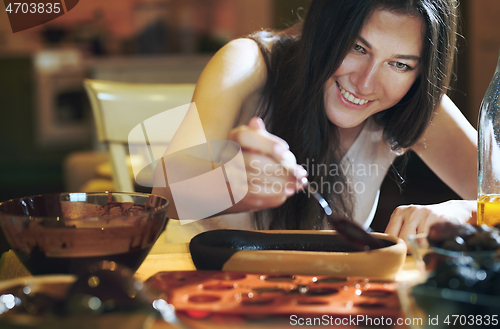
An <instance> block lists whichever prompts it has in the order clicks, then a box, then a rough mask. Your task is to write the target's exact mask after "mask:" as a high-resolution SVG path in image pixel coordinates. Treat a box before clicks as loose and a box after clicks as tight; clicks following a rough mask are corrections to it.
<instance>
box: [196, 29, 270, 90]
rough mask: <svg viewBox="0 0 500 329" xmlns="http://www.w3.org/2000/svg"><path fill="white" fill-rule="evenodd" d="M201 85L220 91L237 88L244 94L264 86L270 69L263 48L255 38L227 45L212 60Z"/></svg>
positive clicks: (235, 41) (202, 77)
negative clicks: (214, 87) (220, 89)
mask: <svg viewBox="0 0 500 329" xmlns="http://www.w3.org/2000/svg"><path fill="white" fill-rule="evenodd" d="M200 78H201V79H200V81H199V82H208V83H209V84H211V85H212V86H214V85H217V87H218V88H223V89H225V88H228V89H232V88H235V87H237V88H238V89H240V93H241V94H250V93H252V92H253V91H255V90H257V89H259V88H260V87H262V86H263V85H264V84H265V81H266V78H267V68H266V63H265V60H264V58H263V55H262V53H261V51H260V47H259V45H258V44H257V42H255V41H254V40H252V39H248V38H241V39H235V40H232V41H230V42H228V43H227V44H226V45H225V46H224V47H222V48H221V49H220V50H219V51H218V52H217V53H216V54H215V55H214V56H213V57H212V59H211V60H210V62H209V63H208V65H207V66H206V67H205V70H204V71H203V73H202V75H201V77H200Z"/></svg>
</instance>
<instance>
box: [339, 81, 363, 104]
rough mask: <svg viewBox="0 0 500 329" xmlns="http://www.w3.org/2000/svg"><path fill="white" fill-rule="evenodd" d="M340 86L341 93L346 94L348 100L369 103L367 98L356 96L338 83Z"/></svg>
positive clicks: (355, 102) (356, 102)
mask: <svg viewBox="0 0 500 329" xmlns="http://www.w3.org/2000/svg"><path fill="white" fill-rule="evenodd" d="M338 86H339V88H340V93H341V94H342V96H344V98H345V99H346V100H348V101H349V102H351V103H354V104H357V105H364V104H366V103H368V101H367V100H366V99H359V98H356V97H354V96H353V95H351V94H350V93H349V92H348V91H346V90H345V89H344V88H342V86H341V85H339V84H338Z"/></svg>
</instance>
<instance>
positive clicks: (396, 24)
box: [324, 9, 424, 128]
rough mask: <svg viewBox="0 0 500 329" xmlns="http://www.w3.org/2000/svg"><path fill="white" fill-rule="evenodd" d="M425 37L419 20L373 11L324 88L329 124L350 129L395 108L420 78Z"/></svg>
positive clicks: (420, 19)
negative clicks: (377, 114) (374, 115)
mask: <svg viewBox="0 0 500 329" xmlns="http://www.w3.org/2000/svg"><path fill="white" fill-rule="evenodd" d="M423 36H424V25H423V21H422V18H421V17H420V16H413V17H412V16H408V15H405V14H398V13H394V12H391V11H388V10H381V9H378V10H375V11H374V12H373V14H372V15H371V16H370V17H369V18H368V20H367V21H366V23H365V25H364V26H363V29H362V30H361V33H360V34H359V36H358V38H357V40H356V42H355V44H354V45H353V46H352V48H351V49H350V51H349V53H348V54H347V56H346V57H345V58H344V60H343V62H342V64H341V65H340V67H339V68H338V69H337V71H336V72H335V73H334V74H333V75H332V77H330V79H328V81H327V82H326V84H325V91H324V92H325V108H326V115H327V117H328V119H329V120H330V121H331V122H332V123H334V124H335V125H336V126H338V127H339V128H354V127H357V126H359V125H360V124H361V123H363V122H364V121H365V120H366V119H367V118H368V117H370V116H372V115H373V114H375V113H378V112H380V111H383V110H386V109H388V108H390V107H392V106H394V105H395V104H397V103H398V102H399V101H400V100H401V98H403V96H404V95H405V94H406V93H407V92H408V90H409V89H410V87H411V86H412V84H413V82H414V81H415V80H416V79H417V77H418V75H419V71H420V57H421V54H422V47H423Z"/></svg>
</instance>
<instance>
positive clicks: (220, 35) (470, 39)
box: [0, 0, 500, 229]
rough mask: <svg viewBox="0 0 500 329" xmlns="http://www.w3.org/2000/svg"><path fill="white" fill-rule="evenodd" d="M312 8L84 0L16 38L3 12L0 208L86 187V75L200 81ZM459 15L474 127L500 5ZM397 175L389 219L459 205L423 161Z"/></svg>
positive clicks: (89, 124)
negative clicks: (229, 45) (78, 176)
mask: <svg viewBox="0 0 500 329" xmlns="http://www.w3.org/2000/svg"><path fill="white" fill-rule="evenodd" d="M308 5H309V0H107V1H101V0H82V1H80V2H79V3H78V5H77V6H76V7H75V8H74V9H73V10H71V11H70V12H68V13H67V14H65V15H64V16H61V17H59V18H57V19H55V20H53V21H51V22H49V23H46V24H44V25H41V26H38V27H35V28H32V29H29V30H26V31H22V32H18V33H15V34H14V33H12V31H11V29H10V26H9V23H8V19H7V14H6V12H5V11H4V10H3V9H2V10H1V11H0V113H1V116H0V201H2V200H6V199H10V198H14V197H20V196H26V195H32V194H40V193H49V192H60V191H68V190H69V191H74V190H75V189H77V188H78V186H76V185H74V186H69V185H68V182H67V179H65V163H66V165H67V162H66V161H67V159H68V156H69V155H71V154H74V153H75V152H79V153H80V154H88V155H89V157H90V156H91V155H92V154H95V152H96V151H103V153H105V152H104V151H105V148H104V147H103V146H102V145H98V143H96V141H95V137H94V128H93V121H92V117H91V115H92V114H91V111H90V108H89V104H88V100H87V97H86V95H85V92H84V90H83V87H82V80H83V79H84V78H86V77H88V78H96V79H105V80H115V81H129V82H152V83H160V82H172V83H182V82H196V80H197V78H198V75H199V74H200V72H201V70H202V69H203V67H204V65H205V64H206V63H207V61H208V60H209V59H210V56H211V55H213V54H214V52H216V51H217V50H218V49H219V48H220V47H221V46H223V45H224V44H225V43H226V42H228V41H229V40H231V39H233V38H236V37H239V36H244V35H246V34H248V33H250V32H252V31H255V30H258V29H261V28H283V27H286V26H289V25H291V24H293V23H294V22H296V21H297V19H298V18H299V17H301V16H304V14H305V11H306V9H307V7H308ZM460 7H461V12H462V30H461V34H462V35H463V38H462V39H461V40H460V45H459V49H460V53H459V58H458V63H457V69H456V79H455V80H456V81H454V89H453V90H452V91H451V93H450V94H451V96H452V98H453V99H454V101H455V102H456V103H457V104H458V106H459V107H460V109H461V110H462V111H463V112H464V114H465V115H466V116H467V118H468V119H469V121H470V122H471V123H472V124H473V125H474V126H475V125H476V122H477V114H478V110H479V106H480V102H481V99H482V97H483V95H484V93H485V91H486V88H487V86H488V84H489V82H490V80H491V78H492V76H493V72H494V69H495V66H496V60H497V57H498V52H499V49H500V33H498V31H500V20H499V19H498V18H499V17H500V1H498V0H462V1H461V5H460ZM0 8H3V7H2V5H0ZM87 152H88V153H87ZM81 161H82V162H85V161H86V159H85V157H83V158H81ZM89 162H90V160H89ZM396 167H397V166H396ZM400 173H401V174H405V175H406V176H405V179H406V183H405V184H403V191H402V192H401V191H400V190H399V187H398V185H397V184H396V183H395V181H397V180H398V179H399V178H398V175H397V174H396V173H395V172H394V171H391V172H390V174H389V176H388V178H387V179H386V181H385V182H384V185H383V193H382V197H381V203H380V207H379V212H378V214H377V216H379V217H383V218H384V219H385V220H386V221H387V220H388V216H389V215H390V213H391V212H392V210H393V209H394V207H395V206H396V205H398V204H403V203H431V202H439V201H443V200H446V199H448V198H452V197H456V196H455V195H454V193H453V192H451V191H450V190H449V189H448V188H447V187H446V186H444V185H443V184H442V183H441V182H440V181H439V179H438V178H437V177H435V176H434V174H433V173H432V172H430V171H429V170H428V169H427V167H426V166H425V165H424V164H422V162H421V161H420V160H419V159H418V157H416V156H415V155H410V157H409V162H408V165H407V166H406V170H405V171H404V172H403V171H401V172H400ZM380 223H383V221H380ZM375 229H383V225H382V224H381V226H380V227H375Z"/></svg>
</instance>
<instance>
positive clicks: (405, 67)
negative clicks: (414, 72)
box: [394, 62, 412, 71]
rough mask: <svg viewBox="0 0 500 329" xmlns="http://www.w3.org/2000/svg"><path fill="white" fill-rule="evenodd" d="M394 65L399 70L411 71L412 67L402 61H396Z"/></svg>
mask: <svg viewBox="0 0 500 329" xmlns="http://www.w3.org/2000/svg"><path fill="white" fill-rule="evenodd" d="M394 67H395V68H396V69H397V70H398V71H411V69H412V68H411V67H410V66H408V65H407V64H405V63H401V62H394Z"/></svg>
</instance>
